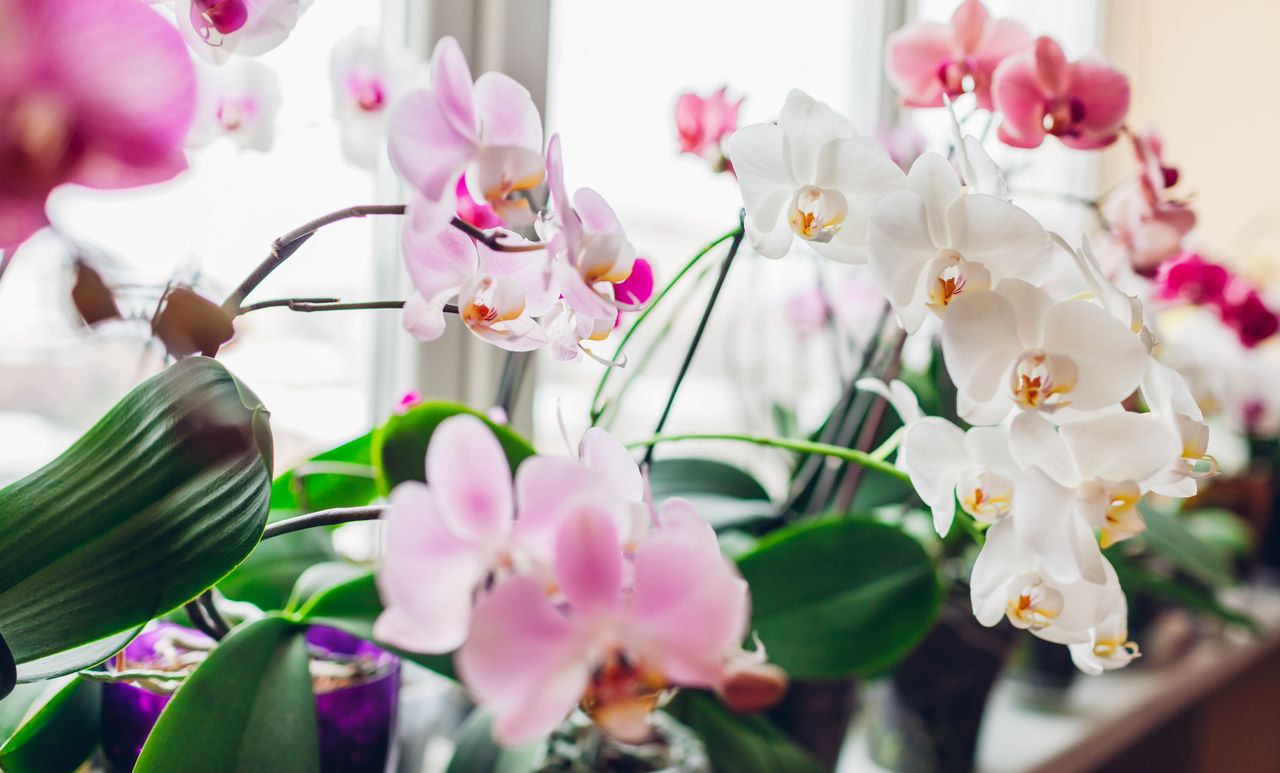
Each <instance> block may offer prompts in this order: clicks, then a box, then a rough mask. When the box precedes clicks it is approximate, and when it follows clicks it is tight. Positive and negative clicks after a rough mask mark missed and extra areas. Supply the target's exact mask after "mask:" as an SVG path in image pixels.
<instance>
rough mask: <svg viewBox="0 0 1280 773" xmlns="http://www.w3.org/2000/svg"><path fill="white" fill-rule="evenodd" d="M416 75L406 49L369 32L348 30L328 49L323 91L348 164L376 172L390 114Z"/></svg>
mask: <svg viewBox="0 0 1280 773" xmlns="http://www.w3.org/2000/svg"><path fill="white" fill-rule="evenodd" d="M419 69H420V67H419V62H418V60H417V58H416V57H415V56H414V55H413V54H412V53H410V52H409V50H408V49H406V48H405V47H404V46H401V45H397V44H394V43H390V42H388V41H385V40H382V39H381V37H380V36H379V34H378V31H377V30H376V29H374V28H372V27H360V28H358V29H355V30H352V31H351V32H350V33H349V34H348V35H347V36H346V37H344V38H343V39H342V40H340V41H338V43H337V45H335V46H334V47H333V52H332V53H331V54H330V55H329V85H330V88H331V90H332V92H333V109H334V114H335V115H336V116H337V118H338V130H339V132H340V134H341V136H342V154H343V156H345V157H346V159H347V160H348V161H350V162H351V163H353V164H357V165H359V166H362V167H364V168H366V169H374V168H375V167H377V163H378V158H379V156H380V155H381V154H382V153H383V148H384V147H385V145H386V142H387V122H388V116H389V115H390V112H391V108H392V107H393V106H394V105H395V104H396V103H397V102H399V100H400V98H401V97H403V96H404V95H405V94H406V93H407V92H408V91H409V90H410V89H411V88H412V87H413V86H414V85H415V81H416V80H417V79H418V71H419Z"/></svg>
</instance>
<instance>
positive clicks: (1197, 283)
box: [1156, 252, 1231, 306]
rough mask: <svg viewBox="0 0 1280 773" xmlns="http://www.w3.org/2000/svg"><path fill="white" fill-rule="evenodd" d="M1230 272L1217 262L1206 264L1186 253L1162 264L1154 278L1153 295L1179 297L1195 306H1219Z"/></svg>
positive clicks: (1168, 299)
mask: <svg viewBox="0 0 1280 773" xmlns="http://www.w3.org/2000/svg"><path fill="white" fill-rule="evenodd" d="M1230 280H1231V274H1230V272H1228V271H1227V269H1226V268H1224V267H1222V266H1220V265H1218V264H1217V263H1210V262H1209V261H1207V260H1205V259H1204V258H1202V257H1200V256H1199V255H1197V254H1195V253H1193V252H1189V253H1185V254H1183V255H1180V256H1178V258H1177V259H1176V260H1171V261H1168V262H1166V263H1164V264H1163V265H1162V266H1161V267H1160V274H1159V276H1158V277H1157V278H1156V297H1157V298H1160V299H1161V300H1166V301H1172V300H1182V301H1187V302H1188V303H1193V304H1195V305H1197V306H1221V305H1224V304H1225V303H1226V297H1225V295H1224V293H1225V291H1226V289H1227V283H1228V282H1229V281H1230Z"/></svg>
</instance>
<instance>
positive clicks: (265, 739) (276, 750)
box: [135, 617, 320, 773]
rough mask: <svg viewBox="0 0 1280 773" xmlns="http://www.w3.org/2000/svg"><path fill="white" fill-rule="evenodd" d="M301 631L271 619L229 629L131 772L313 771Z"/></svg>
mask: <svg viewBox="0 0 1280 773" xmlns="http://www.w3.org/2000/svg"><path fill="white" fill-rule="evenodd" d="M305 631H306V629H305V628H304V627H303V626H299V625H295V624H293V623H291V622H289V621H288V620H284V619H281V618H279V617H265V618H263V619H261V620H257V621H255V622H252V623H247V624H245V625H243V626H241V627H239V628H237V629H236V630H234V631H232V632H231V635H230V636H228V637H227V638H226V639H224V640H223V641H222V642H221V643H220V644H219V645H218V647H217V648H216V649H214V650H213V652H211V653H210V654H209V657H208V659H206V660H205V661H204V662H203V663H201V664H200V666H199V667H197V668H196V670H195V671H194V672H193V673H192V674H191V676H189V677H188V678H187V680H186V681H185V682H183V684H182V686H181V687H179V688H178V691H177V692H176V693H174V696H173V699H172V700H171V701H169V705H168V706H166V707H165V710H164V711H163V712H162V713H161V714H160V719H159V721H158V722H156V726H155V729H153V730H152V731H151V736H150V737H149V738H147V743H146V745H145V746H143V747H142V756H141V757H139V758H138V766H137V767H136V768H135V771H136V773H173V771H179V770H180V771H183V773H232V771H234V772H235V773H259V772H260V771H272V773H313V772H314V771H317V770H319V768H320V759H319V757H320V751H319V744H318V742H317V740H316V699H315V695H314V694H313V693H312V689H311V669H310V659H309V655H308V653H307V642H306V638H305V636H304V635H303V634H304V632H305Z"/></svg>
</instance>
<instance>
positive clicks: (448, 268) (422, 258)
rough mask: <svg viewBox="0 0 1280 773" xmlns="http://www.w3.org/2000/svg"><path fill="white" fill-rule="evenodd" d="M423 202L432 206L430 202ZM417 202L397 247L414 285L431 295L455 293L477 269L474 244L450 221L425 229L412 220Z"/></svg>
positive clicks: (433, 296) (421, 291)
mask: <svg viewBox="0 0 1280 773" xmlns="http://www.w3.org/2000/svg"><path fill="white" fill-rule="evenodd" d="M425 203H426V205H427V207H428V208H430V207H431V203H430V202H425ZM416 206H417V205H416V203H415V204H413V205H411V207H413V208H414V211H413V212H412V213H411V216H410V217H409V218H406V220H405V223H404V228H403V230H402V231H401V233H400V250H401V252H402V253H403V254H404V263H405V268H407V269H408V270H409V278H410V279H412V280H413V286H414V289H416V290H417V291H418V292H419V293H422V295H423V296H424V297H426V298H430V299H435V298H437V296H440V295H442V294H445V295H449V294H452V293H456V292H457V291H458V288H459V287H461V286H462V285H463V284H464V283H465V282H466V281H467V280H468V279H470V278H471V277H472V276H473V275H475V273H476V270H477V266H478V263H479V258H478V257H477V253H476V245H475V243H474V242H472V241H471V237H469V236H467V235H466V234H464V233H462V232H461V231H459V230H458V229H456V228H453V227H451V226H449V225H443V226H437V227H435V230H432V231H424V230H423V229H422V228H420V227H419V225H418V223H417V222H415V221H416V220H417V218H416ZM432 225H434V224H432ZM441 302H443V299H442V300H441Z"/></svg>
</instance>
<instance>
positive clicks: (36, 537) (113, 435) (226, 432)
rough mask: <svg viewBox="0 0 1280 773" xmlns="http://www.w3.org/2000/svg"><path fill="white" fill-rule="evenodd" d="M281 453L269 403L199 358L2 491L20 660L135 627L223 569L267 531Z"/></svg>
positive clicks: (1, 523)
mask: <svg viewBox="0 0 1280 773" xmlns="http://www.w3.org/2000/svg"><path fill="white" fill-rule="evenodd" d="M270 460H271V433H270V430H269V429H268V425H267V412H266V411H265V409H263V407H262V404H261V403H260V402H259V400H258V399H257V398H256V397H255V396H254V395H253V393H252V392H250V391H248V390H247V389H246V388H245V387H244V386H243V385H241V384H240V383H239V382H238V381H237V380H236V379H235V377H233V376H232V375H231V374H230V373H229V372H228V371H227V370H226V369H225V368H224V367H223V366H222V365H221V363H218V362H216V361H214V360H211V359H207V358H204V357H193V358H190V359H187V360H183V361H181V362H179V363H177V364H175V365H173V366H171V367H169V368H168V369H166V370H165V371H163V372H162V373H160V374H159V375H156V376H154V377H152V378H150V379H148V380H147V381H145V382H143V383H142V384H140V385H139V386H137V387H136V388H134V389H133V391H131V392H130V393H129V394H128V395H126V396H125V397H124V399H122V400H121V401H120V402H119V403H118V404H117V405H116V406H115V407H114V408H112V409H111V411H110V412H108V413H107V415H106V416H105V417H104V418H103V419H102V420H101V421H99V422H98V423H97V424H96V425H95V426H94V427H93V428H91V429H90V430H89V431H88V432H86V433H85V434H84V436H83V437H81V438H80V439H79V440H77V441H76V442H75V443H74V444H73V445H72V446H71V447H70V448H69V449H68V450H67V451H66V452H65V453H64V454H62V456H60V457H58V458H57V459H55V460H54V461H52V462H50V463H49V464H48V465H46V466H45V467H43V468H41V469H40V470H37V471H36V472H34V473H32V474H31V475H29V476H27V477H26V478H23V479H22V480H20V481H18V482H16V483H14V484H12V485H10V486H9V487H8V488H5V489H4V490H3V491H0V632H3V634H4V637H5V639H6V640H7V641H8V644H9V647H10V648H11V649H12V651H13V655H14V659H15V660H16V661H17V662H18V663H19V664H22V663H26V662H29V661H32V660H36V659H39V658H44V657H46V656H49V655H53V654H55V653H58V652H63V651H65V650H70V649H74V648H77V647H80V646H81V645H85V644H89V643H91V642H95V641H97V640H99V639H103V638H104V637H109V636H112V635H113V634H116V633H120V632H123V631H126V630H129V629H131V628H133V627H135V626H137V625H139V624H141V623H143V622H145V621H147V620H149V619H151V618H153V617H156V616H158V615H162V614H164V613H165V612H167V611H169V610H170V609H173V608H174V607H176V606H179V605H181V604H182V603H184V602H186V601H187V600H189V599H191V598H192V597H194V596H196V595H197V594H199V593H200V592H201V591H203V590H204V589H205V588H208V587H209V586H211V585H213V584H214V583H216V582H217V581H218V580H220V579H221V578H222V577H223V576H225V575H226V574H227V573H228V572H230V571H231V570H232V569H233V568H234V567H235V566H236V564H238V563H240V562H241V561H242V560H244V558H245V556H247V555H248V554H249V552H250V551H251V550H252V549H253V546H254V545H255V544H257V542H258V538H259V536H260V535H261V533H262V528H263V525H264V524H265V522H266V517H267V504H268V499H269V496H270V485H271V466H270ZM89 654H93V653H89ZM86 658H87V659H86V661H85V662H83V663H82V664H81V666H82V667H83V666H89V665H92V664H93V663H94V662H96V661H95V658H96V655H94V657H93V658H90V657H88V655H86Z"/></svg>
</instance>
